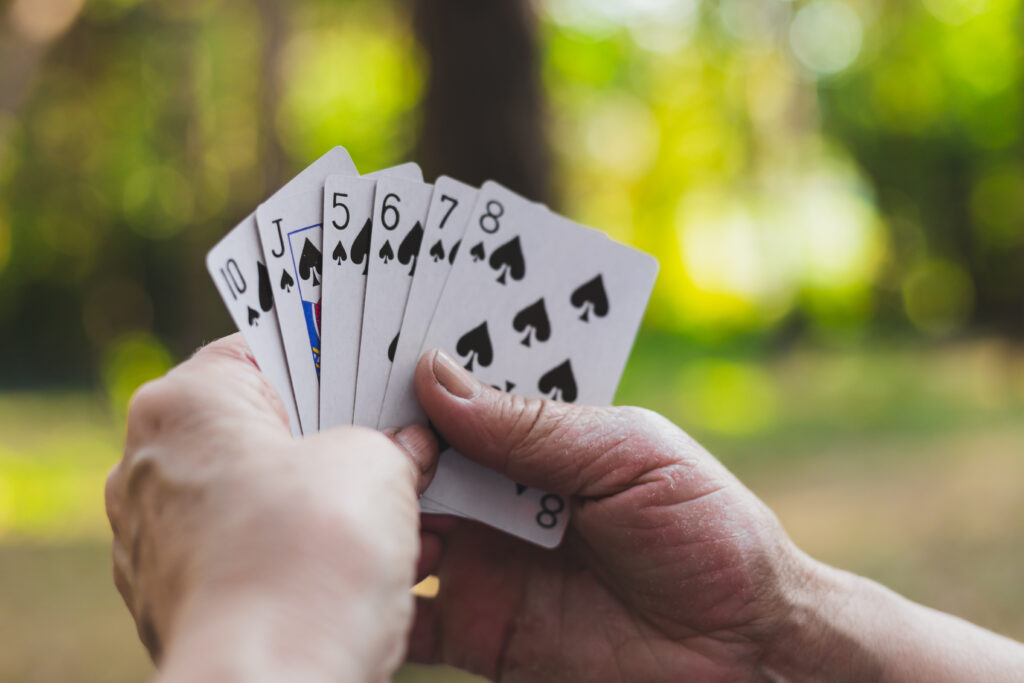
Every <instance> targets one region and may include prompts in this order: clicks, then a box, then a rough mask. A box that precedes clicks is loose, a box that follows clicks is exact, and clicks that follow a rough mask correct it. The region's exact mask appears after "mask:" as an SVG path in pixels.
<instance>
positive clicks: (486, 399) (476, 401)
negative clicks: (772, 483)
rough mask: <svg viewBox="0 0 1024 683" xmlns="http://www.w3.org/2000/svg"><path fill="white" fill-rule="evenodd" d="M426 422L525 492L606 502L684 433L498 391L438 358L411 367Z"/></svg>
mask: <svg viewBox="0 0 1024 683" xmlns="http://www.w3.org/2000/svg"><path fill="white" fill-rule="evenodd" d="M416 393H417V394H418V396H419V399H420V403H421V404H422V405H423V407H424V409H425V410H426V411H427V414H428V415H429V416H430V419H431V422H433V424H434V425H435V426H436V427H437V428H438V430H439V431H440V432H441V434H442V435H443V436H444V438H445V439H447V440H448V441H449V442H450V443H451V444H452V446H454V447H455V448H456V449H457V450H458V451H459V452H461V453H462V454H463V455H465V456H466V457H469V458H471V459H473V460H476V461H477V462H479V463H481V464H483V465H486V466H487V467H490V468H492V469H495V470H497V471H499V472H501V473H502V474H504V475H505V476H507V477H509V478H510V479H513V480H514V481H517V482H520V483H522V484H525V485H527V486H535V487H537V488H541V489H544V490H547V491H553V492H555V493H561V494H565V495H580V496H588V497H589V496H593V497H599V496H606V495H612V494H615V493H618V492H619V491H622V490H623V489H625V488H627V487H628V486H630V485H631V484H632V483H633V482H635V481H636V480H637V479H638V478H639V477H641V476H643V474H645V473H646V472H649V471H651V470H653V469H655V468H658V467H661V466H662V465H664V464H667V463H668V462H670V461H671V459H672V456H671V454H672V452H673V449H672V448H670V447H668V446H669V444H668V443H667V442H668V440H670V439H672V438H678V437H680V436H685V435H682V432H679V430H677V429H675V427H674V426H672V425H671V423H669V422H668V421H667V420H664V418H660V417H658V416H656V415H655V414H653V413H650V412H649V411H645V410H641V409H638V408H591V407H584V406H574V405H572V404H568V403H559V402H555V401H547V400H541V399H532V398H523V397H521V396H513V395H511V394H508V393H505V392H501V391H497V390H496V389H493V388H491V387H489V386H487V385H485V384H483V383H482V382H479V381H477V380H476V379H475V378H474V377H473V376H472V375H470V374H469V373H468V372H466V371H465V370H464V369H463V368H462V367H461V366H459V364H458V363H457V362H456V361H455V360H454V359H453V358H452V357H451V356H449V355H447V354H446V353H444V352H443V351H440V350H435V351H430V352H427V353H426V354H424V356H423V357H422V358H421V359H420V362H419V365H418V366H417V367H416Z"/></svg>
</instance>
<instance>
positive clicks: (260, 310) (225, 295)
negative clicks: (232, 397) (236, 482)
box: [206, 216, 301, 436]
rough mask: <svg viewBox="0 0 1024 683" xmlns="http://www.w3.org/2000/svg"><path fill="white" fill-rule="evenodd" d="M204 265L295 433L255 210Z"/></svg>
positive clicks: (285, 366) (294, 415)
mask: <svg viewBox="0 0 1024 683" xmlns="http://www.w3.org/2000/svg"><path fill="white" fill-rule="evenodd" d="M206 268H207V270H209V271H210V277H212V278H213V283H214V285H215V286H216V287H217V291H218V293H219V294H220V296H221V299H223V300H224V304H225V305H226V306H227V308H228V311H229V312H230V313H231V318H232V320H234V322H235V325H236V326H237V327H238V329H239V330H241V332H242V335H243V336H244V337H245V341H246V343H247V344H248V345H249V350H250V351H252V355H253V358H255V359H256V363H257V364H258V365H259V366H260V370H261V371H262V372H263V374H264V375H266V377H267V380H269V381H270V384H271V386H273V387H274V388H275V389H276V390H277V393H278V394H280V395H281V400H282V401H283V402H284V406H285V410H286V411H287V413H288V423H289V427H290V429H291V432H292V434H293V435H296V436H297V435H299V434H300V433H301V430H300V426H299V416H298V414H297V412H296V409H295V397H294V396H293V394H292V385H291V380H290V379H289V377H288V362H287V361H286V360H285V355H284V348H283V347H282V346H281V332H280V328H279V327H278V324H277V315H276V314H275V312H274V294H273V292H272V291H271V284H270V275H269V273H268V271H267V267H266V266H265V265H264V263H263V253H262V251H261V250H260V242H259V237H258V236H257V234H256V219H255V217H254V216H249V217H248V218H246V220H245V221H243V222H242V224H240V225H239V227H238V228H236V229H235V230H232V231H231V232H229V233H228V234H227V235H226V236H225V237H224V239H222V240H221V241H220V242H218V243H217V244H216V245H215V246H214V247H213V249H211V250H210V251H209V253H207V255H206Z"/></svg>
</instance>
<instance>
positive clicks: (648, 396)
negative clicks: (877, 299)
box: [0, 338, 1024, 683]
mask: <svg viewBox="0 0 1024 683" xmlns="http://www.w3.org/2000/svg"><path fill="white" fill-rule="evenodd" d="M674 343H675V342H674V341H673V340H671V339H663V338H645V339H643V340H642V341H641V344H640V346H639V348H638V350H637V353H635V354H634V358H635V362H633V363H632V364H631V366H630V368H629V371H628V373H627V377H626V380H625V382H624V385H623V390H622V391H621V392H620V396H619V399H620V401H619V402H621V403H638V404H643V405H647V406H650V407H652V408H655V409H657V410H659V411H661V412H664V413H665V414H667V415H669V416H670V417H672V418H673V419H674V420H676V421H677V422H678V423H679V424H682V425H685V426H686V427H687V429H688V430H689V431H691V433H693V434H694V435H695V436H697V437H698V438H700V439H702V440H703V441H704V442H705V443H707V444H709V446H710V447H711V448H712V450H713V451H714V452H715V453H716V454H717V455H719V457H721V458H722V459H723V460H724V461H725V462H726V463H727V464H728V465H729V466H730V467H731V468H732V469H733V470H734V471H735V472H737V474H739V475H740V477H741V478H742V479H743V480H744V481H745V482H746V483H747V484H748V485H749V486H751V488H752V489H753V490H754V491H755V492H757V493H758V494H759V495H760V496H761V497H762V498H763V499H764V500H765V501H766V502H767V503H768V504H769V505H770V506H771V507H772V508H773V509H775V510H776V512H777V513H778V515H779V517H780V518H781V519H782V522H783V524H784V525H785V526H786V528H787V529H788V530H789V532H790V533H791V535H792V536H793V537H794V539H795V540H796V542H797V543H798V544H799V545H800V546H801V547H803V548H804V549H805V550H807V551H808V552H810V553H811V554H812V555H815V556H816V557H818V558H820V559H822V560H825V561H827V562H830V563H833V564H836V565H839V566H842V567H844V568H847V569H850V570H852V571H856V572H859V573H862V574H865V575H867V576H870V577H872V578H875V579H877V580H879V581H881V582H883V583H885V584H886V585H888V586H890V587H892V588H894V589H895V590H897V591H899V592H901V593H903V594H905V595H907V596H909V597H911V598H913V599H915V600H918V601H920V602H923V603H926V604H929V605H932V606H934V607H937V608H939V609H943V610H946V611H950V612H953V613H955V614H958V615H961V616H963V617H965V618H967V619H970V620H972V621H975V622H978V623H980V624H982V625H984V626H987V627H989V628H993V629H996V630H998V631H1001V632H1003V633H1006V634H1008V635H1011V636H1013V637H1015V638H1018V639H1024V583H1022V582H1021V581H1020V576H1021V571H1022V569H1024V420H1022V419H1021V416H1022V415H1024V357H1022V356H1021V355H1020V354H1019V353H1018V352H1016V351H1014V350H1013V349H1011V348H1009V347H1006V346H1003V345H1001V344H998V343H994V342H985V341H979V342H971V343H964V344H959V345H957V346H954V347H943V348H936V349H930V350H922V349H920V348H902V349H901V348H887V349H874V350H871V351H869V352H846V353H837V352H829V353H824V352H820V351H801V350H796V351H791V352H787V353H784V354H781V355H778V356H776V357H773V358H770V359H757V358H751V357H744V356H737V357H733V358H722V357H718V358H707V357H685V358H682V359H680V356H681V355H683V352H682V351H677V349H675V347H674ZM104 406H105V403H104V401H103V399H102V398H101V397H93V396H86V395H80V394H79V395H68V396H54V395H47V396H38V395H32V396H7V397H0V683H6V682H8V681H10V682H12V683H13V682H15V681H17V682H22V681H40V682H43V681H45V682H50V681H53V682H57V681H72V680H74V681H82V682H84V683H89V682H92V681H97V682H99V681H137V680H143V679H144V678H145V677H146V675H147V673H148V672H149V671H150V669H149V665H148V663H147V661H146V659H145V656H144V653H143V651H142V648H141V647H140V646H139V645H138V644H137V641H136V638H135V636H134V632H133V629H132V626H131V622H130V620H129V618H128V615H127V612H126V611H125V610H124V608H123V607H122V605H121V604H120V598H119V597H118V596H117V594H116V591H115V590H114V589H113V586H112V584H111V582H110V572H109V560H108V555H107V553H108V546H107V537H106V533H107V532H106V530H105V521H104V519H103V513H102V480H103V475H104V473H105V471H106V469H107V468H108V467H109V466H110V465H111V464H112V463H113V462H114V461H115V460H116V458H117V457H118V451H119V448H120V445H119V439H120V436H119V432H120V427H119V426H118V424H117V422H116V420H112V419H111V418H110V417H109V414H108V412H107V411H106V410H105V407H104ZM398 680H400V681H429V680H437V681H441V680H445V681H450V680H454V679H453V677H452V676H451V674H450V672H446V671H439V670H423V669H407V670H405V671H403V672H401V673H400V674H399V676H398Z"/></svg>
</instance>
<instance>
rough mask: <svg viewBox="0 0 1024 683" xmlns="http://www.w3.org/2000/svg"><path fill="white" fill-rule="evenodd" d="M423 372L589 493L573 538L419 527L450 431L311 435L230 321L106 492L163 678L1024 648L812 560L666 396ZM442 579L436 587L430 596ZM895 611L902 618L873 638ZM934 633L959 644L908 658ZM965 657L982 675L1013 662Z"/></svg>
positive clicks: (846, 672) (620, 671) (139, 414)
mask: <svg viewBox="0 0 1024 683" xmlns="http://www.w3.org/2000/svg"><path fill="white" fill-rule="evenodd" d="M416 390H417V392H418V395H419V398H420V401H421V403H422V404H423V406H424V408H425V409H426V411H427V413H428V414H429V415H430V417H431V420H432V421H433V423H434V424H435V426H436V427H437V428H438V430H439V431H440V433H441V434H442V435H443V436H444V437H445V438H446V439H447V440H448V441H449V442H450V443H451V444H452V445H453V446H455V447H456V448H457V449H458V450H459V451H460V452H462V453H464V454H466V455H467V456H469V457H472V458H474V459H476V460H477V461H479V462H480V463H482V464H484V465H487V466H489V467H492V468H495V469H497V470H498V471H501V472H503V473H504V474H506V475H508V476H509V477H510V478H512V479H514V480H516V481H519V482H522V483H524V484H527V485H530V486H535V487H537V488H541V489H545V490H549V491H554V492H557V493H560V494H563V495H565V496H567V497H568V498H569V499H570V500H571V501H572V503H571V504H572V507H573V511H572V513H573V517H572V522H571V526H570V529H569V531H568V533H567V535H566V539H565V541H564V543H563V545H562V547H561V548H559V549H557V550H555V551H548V550H543V549H541V548H538V547H535V546H532V545H530V544H527V543H524V542H522V541H519V540H517V539H514V538H511V537H509V536H506V535H504V534H502V533H500V532H497V531H494V530H492V529H489V528H485V527H483V526H481V525H479V524H476V523H473V522H469V521H465V520H456V519H454V518H448V517H434V516H424V517H423V518H422V525H421V519H420V515H419V512H418V507H417V502H416V498H417V494H418V493H420V492H422V491H423V490H424V489H425V488H426V486H427V484H428V483H429V480H430V477H431V475H432V473H433V470H434V468H435V467H436V463H437V444H436V443H435V441H434V439H433V436H432V435H431V433H430V432H429V431H428V430H427V429H426V428H425V427H421V426H414V427H408V428H406V429H403V430H401V431H392V432H389V433H388V434H380V433H376V432H373V431H370V430H365V429H360V428H339V429H334V430H328V431H325V432H322V433H320V434H317V435H315V436H312V437H306V438H304V439H301V440H294V439H292V438H291V437H290V435H289V433H288V429H287V418H286V415H285V412H284V409H283V406H282V405H281V402H280V399H279V398H278V397H277V395H276V393H275V392H274V391H273V390H272V388H271V387H270V386H269V385H268V384H267V382H266V381H265V379H264V378H263V376H262V374H261V373H259V371H258V370H257V368H256V365H255V362H254V361H253V360H252V358H251V357H250V356H249V355H248V351H247V349H246V347H245V345H244V342H242V340H241V338H240V337H239V336H238V335H235V336H233V337H229V338H227V339H224V340H221V341H219V342H216V343H214V344H211V345H209V346H207V347H206V348H204V349H202V350H201V351H199V352H198V353H197V354H196V355H195V356H194V357H193V358H192V359H191V360H189V361H188V362H186V363H184V364H182V365H181V366H179V367H178V368H176V369H174V370H173V371H171V372H170V373H168V375H166V376H165V377H164V378H162V379H159V380H156V381H154V382H152V383H150V384H148V385H146V386H145V387H143V388H142V389H140V391H139V392H138V394H137V395H136V397H135V399H134V400H133V403H132V407H131V410H130V413H129V420H128V434H127V442H126V446H125V456H124V459H123V461H122V462H121V463H120V464H119V465H118V466H117V467H115V469H114V470H113V471H112V473H111V476H110V478H109V480H108V484H107V509H108V513H109V516H110V520H111V526H112V527H113V530H114V539H115V540H114V566H115V582H116V584H117V587H118V589H119V590H120V592H121V594H122V596H123V597H124V599H125V602H126V603H127V605H128V607H129V609H130V610H131V612H132V615H133V616H134V618H135V620H136V623H137V625H138V628H139V634H140V637H141V638H142V641H143V643H144V644H145V645H146V647H147V648H148V649H149V651H150V653H151V654H152V656H153V657H154V659H155V660H156V661H158V662H159V663H160V664H161V674H160V676H161V680H166V681H177V680H183V681H186V680H187V681H206V680H210V681H213V680H217V681H229V680H246V681H262V680H266V681H276V680H290V681H291V680H298V681H328V680H351V681H379V680H386V679H387V678H388V677H389V676H390V674H391V673H392V672H393V671H394V669H395V668H396V667H397V666H398V665H399V664H400V663H401V661H403V657H407V658H408V659H409V660H410V661H416V662H424V663H447V664H451V665H454V666H457V667H460V668H463V669H467V670H469V671H473V672H475V673H478V674H481V675H484V676H486V677H488V678H491V679H493V680H499V679H500V680H503V681H544V680H551V681H563V680H587V681H660V680H666V681H667V680H679V679H680V678H681V677H687V678H692V679H695V680H724V679H728V680H740V679H743V680H745V679H761V678H766V677H767V678H772V677H774V678H778V679H789V678H831V679H834V680H837V679H840V678H847V679H850V680H863V679H864V678H875V677H880V676H882V675H883V673H884V674H885V675H886V676H888V677H891V678H894V679H896V678H900V676H901V674H907V675H908V677H907V680H912V679H913V678H915V677H920V676H921V675H922V674H923V673H924V672H928V671H930V672H931V673H930V674H927V673H926V674H925V676H926V677H928V675H931V677H932V679H934V680H938V679H941V678H943V677H945V676H943V675H942V674H943V673H947V674H948V673H950V672H951V671H952V672H953V673H956V669H955V668H954V669H949V667H947V666H946V664H947V663H948V662H950V661H951V657H950V655H949V653H950V652H952V653H953V654H954V655H956V653H957V652H960V651H963V652H964V654H966V655H973V654H974V653H975V650H974V649H970V646H971V645H972V644H973V645H977V646H978V647H982V646H984V648H985V649H986V650H992V649H993V648H994V650H997V651H998V652H999V653H1000V654H1004V655H1005V656H1006V657H1010V660H1009V661H1012V662H1018V661H1019V662H1021V663H1024V658H1020V659H1014V657H1019V656H1020V650H1019V649H1017V648H1018V646H1017V645H1016V644H1014V643H1012V641H1008V640H1005V639H1001V638H999V637H998V636H994V635H992V634H988V633H987V632H984V631H981V630H980V629H976V628H974V627H971V626H970V625H968V624H966V623H964V622H960V621H959V620H955V619H952V618H950V617H946V616H945V615H939V614H938V613H932V612H930V611H927V610H925V608H920V607H918V606H916V605H913V604H912V603H908V602H906V601H904V600H902V599H901V598H899V597H898V596H895V595H893V594H891V593H888V592H887V591H885V590H884V589H882V588H880V587H878V586H875V585H874V584H870V582H867V581H864V580H862V579H858V578H856V577H853V576H850V575H847V574H844V573H841V572H838V571H836V570H832V569H830V568H827V567H824V566H823V565H820V564H819V563H816V562H814V561H813V560H811V559H810V558H808V557H807V556H805V555H804V554H803V553H801V552H800V551H799V550H798V549H796V548H795V547H794V546H793V544H792V543H791V542H790V541H789V539H788V538H787V536H786V535H785V533H784V531H783V530H782V528H781V527H780V525H779V523H778V521H777V520H776V518H775V516H774V515H773V514H772V512H771V511H770V510H769V509H768V508H767V507H765V506H764V505H763V503H761V501H759V500H758V499H757V498H756V497H755V496H754V495H753V494H752V493H750V492H749V491H748V490H747V489H746V488H745V487H744V486H743V485H742V484H741V483H740V482H739V481H738V480H736V479H735V477H733V476H732V475H731V474H730V473H729V472H728V471H727V470H726V469H725V468H724V467H723V466H722V465H721V464H720V463H719V462H718V461H717V460H715V459H714V458H713V457H711V456H710V455H709V454H708V453H707V452H706V451H705V450H704V449H703V448H701V447H700V446H699V445H698V444H697V443H695V442H694V441H693V440H692V439H690V438H689V437H688V436H687V435H686V434H684V433H683V432H682V431H680V430H679V429H678V428H676V427H675V426H674V425H672V424H671V423H669V422H668V421H666V420H664V419H663V418H661V417H659V416H657V415H655V414H653V413H650V412H649V411H644V410H639V409H635V408H585V407H576V406H572V405H566V404H559V403H553V402H548V401H538V400H531V399H523V398H520V397H515V396H511V395H509V394H505V393H501V392H498V391H495V390H493V389H491V388H489V387H487V386H484V385H482V384H480V383H479V382H477V381H476V380H474V379H473V378H472V377H470V376H469V375H468V373H466V372H464V371H463V370H462V369H461V368H460V367H459V366H458V365H457V364H456V363H455V362H454V361H453V360H452V359H451V358H449V357H447V356H445V355H444V354H442V353H437V352H431V353H428V354H426V355H425V356H424V358H422V359H421V362H420V365H419V367H418V368H417V374H416ZM427 574H437V575H438V576H439V578H440V592H439V594H438V595H437V596H436V597H435V598H430V599H424V598H418V599H414V598H413V596H412V595H411V593H410V592H409V587H410V586H411V585H412V584H413V583H414V582H415V581H416V580H418V579H420V578H422V577H423V576H426V575H427ZM878 610H882V611H883V612H884V613H885V614H886V615H887V619H888V622H889V624H888V625H889V627H890V628H889V630H890V631H891V632H893V633H895V634H897V635H894V636H892V637H885V638H883V637H880V636H879V627H878V626H877V624H875V622H876V621H877V619H875V616H876V613H877V611H878ZM937 637H938V638H939V640H938V641H936V638H937ZM950 637H952V638H954V642H949V641H948V638H950ZM922 642H924V643H932V642H937V645H936V649H938V644H942V649H943V652H942V654H943V655H944V656H942V657H939V658H938V660H937V659H936V657H935V656H934V655H933V653H932V652H931V651H927V650H926V651H923V652H924V654H922V656H921V657H913V656H908V654H907V653H908V648H910V650H914V649H915V648H916V649H917V650H918V651H922V648H921V643H922ZM964 643H966V645H965V644H964ZM964 648H967V649H966V650H964ZM968 658H969V659H971V658H970V657H968ZM952 659H953V661H954V662H955V661H958V660H957V659H956V657H953V658H952ZM971 661H975V662H976V663H977V662H981V664H982V665H985V666H983V667H982V668H980V669H978V668H977V667H976V668H975V669H973V670H972V671H973V672H974V673H984V674H986V675H987V674H998V673H999V672H1000V671H1003V669H1002V668H1001V667H1002V665H1004V664H1005V663H1006V661H1007V660H1006V659H1005V657H1004V659H1002V660H1001V659H999V658H995V659H992V658H991V657H989V658H987V659H986V658H982V659H976V658H974V659H971ZM936 662H938V664H936ZM986 663H987V664H986ZM922 667H924V668H922ZM929 667H930V668H929ZM944 667H945V668H944ZM986 667H987V668H986ZM1007 680H1008V679H1007Z"/></svg>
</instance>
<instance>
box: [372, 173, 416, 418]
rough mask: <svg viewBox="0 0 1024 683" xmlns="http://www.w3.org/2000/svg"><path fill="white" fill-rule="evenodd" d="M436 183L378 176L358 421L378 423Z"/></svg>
mask: <svg viewBox="0 0 1024 683" xmlns="http://www.w3.org/2000/svg"><path fill="white" fill-rule="evenodd" d="M433 187H434V186H433V185H428V184H425V183H420V182H415V181H411V180H405V179H401V178H389V177H385V178H380V179H378V180H377V188H376V192H375V196H374V201H373V227H372V229H371V232H370V253H369V269H368V272H367V278H366V295H365V298H364V303H363V326H362V330H361V331H360V332H361V336H360V340H359V364H358V369H357V372H356V394H355V406H354V409H353V414H352V422H353V424H357V425H361V426H365V427H376V426H377V420H378V417H379V416H380V408H381V403H382V402H383V400H384V389H385V387H386V385H387V381H388V375H389V374H390V372H391V362H392V361H393V360H394V357H395V351H396V350H397V347H398V335H399V329H400V327H401V324H402V314H403V313H404V312H405V302H406V299H407V298H408V296H409V285H410V283H411V282H412V278H413V275H414V274H415V272H416V266H417V263H418V261H419V255H420V245H421V243H422V241H423V221H424V219H425V218H426V215H427V208H428V206H429V204H430V196H431V193H432V192H433Z"/></svg>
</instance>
